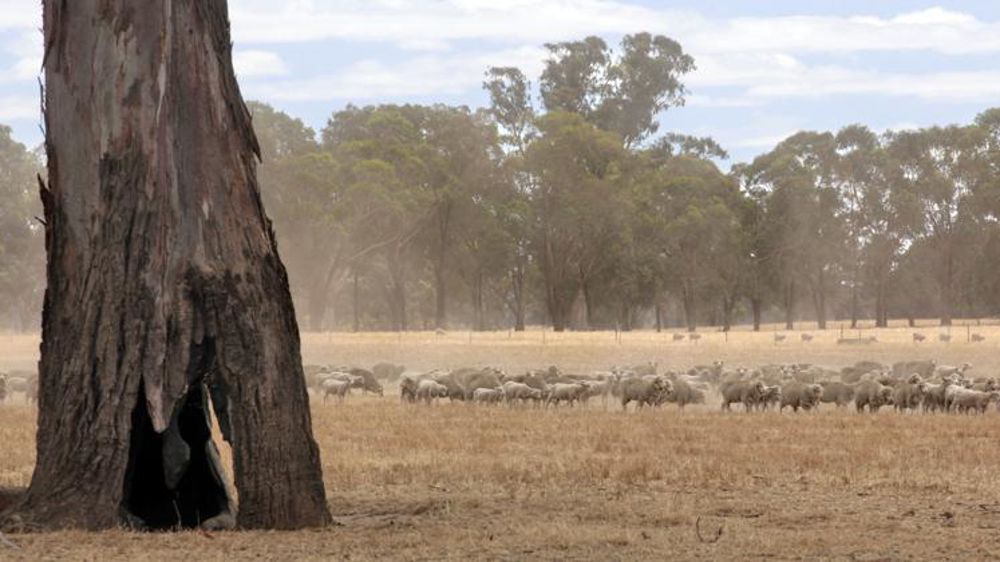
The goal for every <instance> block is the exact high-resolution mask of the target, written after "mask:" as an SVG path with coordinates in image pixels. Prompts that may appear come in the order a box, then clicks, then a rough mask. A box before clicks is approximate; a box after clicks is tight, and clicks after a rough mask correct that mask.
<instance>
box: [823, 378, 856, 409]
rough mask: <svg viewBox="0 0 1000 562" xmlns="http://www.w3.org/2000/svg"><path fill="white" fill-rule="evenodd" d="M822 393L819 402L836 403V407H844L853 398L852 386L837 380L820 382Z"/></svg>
mask: <svg viewBox="0 0 1000 562" xmlns="http://www.w3.org/2000/svg"><path fill="white" fill-rule="evenodd" d="M820 386H822V387H823V395H822V396H820V399H819V400H820V402H822V403H824V404H836V405H837V407H838V408H846V407H847V405H848V404H850V403H851V401H852V400H854V387H853V386H851V385H849V384H844V383H842V382H838V381H831V382H822V383H820Z"/></svg>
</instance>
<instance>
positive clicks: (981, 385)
mask: <svg viewBox="0 0 1000 562" xmlns="http://www.w3.org/2000/svg"><path fill="white" fill-rule="evenodd" d="M972 390H978V391H979V392H993V391H994V390H1000V384H998V383H997V380H996V379H995V378H992V377H991V378H988V379H985V380H980V381H976V382H975V383H974V384H973V385H972Z"/></svg>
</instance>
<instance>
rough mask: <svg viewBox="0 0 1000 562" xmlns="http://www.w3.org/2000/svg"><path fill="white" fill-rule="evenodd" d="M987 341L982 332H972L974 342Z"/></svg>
mask: <svg viewBox="0 0 1000 562" xmlns="http://www.w3.org/2000/svg"><path fill="white" fill-rule="evenodd" d="M984 341H986V337H985V336H983V335H982V334H972V343H982V342H984Z"/></svg>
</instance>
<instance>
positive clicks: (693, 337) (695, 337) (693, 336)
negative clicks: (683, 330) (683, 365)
mask: <svg viewBox="0 0 1000 562" xmlns="http://www.w3.org/2000/svg"><path fill="white" fill-rule="evenodd" d="M688 339H689V340H691V341H693V342H695V343H697V342H698V341H699V340H701V334H688Z"/></svg>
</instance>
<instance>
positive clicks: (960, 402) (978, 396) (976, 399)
mask: <svg viewBox="0 0 1000 562" xmlns="http://www.w3.org/2000/svg"><path fill="white" fill-rule="evenodd" d="M997 400H1000V393H997V392H980V391H978V390H969V389H966V388H959V387H955V388H954V390H953V392H952V393H951V396H950V399H949V411H954V412H960V413H963V414H969V413H973V414H974V413H979V414H985V413H986V408H988V407H989V405H990V402H994V401H997Z"/></svg>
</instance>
